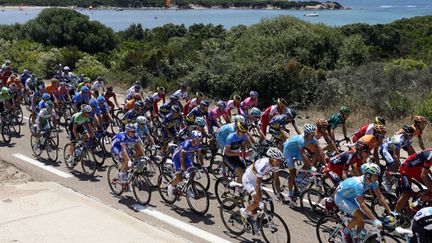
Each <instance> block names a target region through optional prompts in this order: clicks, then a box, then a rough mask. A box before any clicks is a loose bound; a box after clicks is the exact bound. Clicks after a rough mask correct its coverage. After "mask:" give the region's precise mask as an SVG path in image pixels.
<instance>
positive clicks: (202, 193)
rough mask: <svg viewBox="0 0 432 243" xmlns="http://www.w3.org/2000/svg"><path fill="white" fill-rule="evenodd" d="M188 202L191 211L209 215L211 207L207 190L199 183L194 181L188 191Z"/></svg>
mask: <svg viewBox="0 0 432 243" xmlns="http://www.w3.org/2000/svg"><path fill="white" fill-rule="evenodd" d="M186 195H187V196H186V201H187V203H188V205H189V207H190V209H191V210H192V211H193V212H194V213H196V214H199V215H204V214H206V213H207V211H208V209H209V205H210V201H209V196H208V194H207V191H206V189H205V188H204V186H203V185H201V184H200V183H199V182H196V181H192V183H190V184H189V185H188V187H187V189H186Z"/></svg>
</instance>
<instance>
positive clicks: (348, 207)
mask: <svg viewBox="0 0 432 243" xmlns="http://www.w3.org/2000/svg"><path fill="white" fill-rule="evenodd" d="M334 202H335V204H336V205H337V206H338V208H339V209H340V210H342V212H344V213H346V214H348V215H350V216H353V215H354V213H355V212H356V211H357V210H358V209H359V208H360V205H359V204H358V202H357V200H356V199H346V198H344V197H343V196H342V195H339V193H336V194H335V197H334Z"/></svg>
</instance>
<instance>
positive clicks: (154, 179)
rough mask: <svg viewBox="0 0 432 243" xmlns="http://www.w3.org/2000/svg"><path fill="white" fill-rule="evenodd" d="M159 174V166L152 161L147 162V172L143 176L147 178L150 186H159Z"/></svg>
mask: <svg viewBox="0 0 432 243" xmlns="http://www.w3.org/2000/svg"><path fill="white" fill-rule="evenodd" d="M159 174H160V171H159V166H158V165H157V164H156V163H155V162H154V161H149V162H148V163H147V171H146V172H145V175H146V177H147V178H148V180H149V182H150V185H151V186H153V187H157V186H159V184H158V183H159Z"/></svg>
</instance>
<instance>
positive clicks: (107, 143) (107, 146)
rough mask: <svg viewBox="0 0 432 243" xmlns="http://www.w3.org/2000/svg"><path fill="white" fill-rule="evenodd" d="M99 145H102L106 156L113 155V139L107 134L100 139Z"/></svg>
mask: <svg viewBox="0 0 432 243" xmlns="http://www.w3.org/2000/svg"><path fill="white" fill-rule="evenodd" d="M99 143H100V144H101V145H102V148H103V150H104V152H105V155H109V154H110V153H111V138H110V137H109V136H108V135H107V134H104V135H103V136H102V137H101V138H100V141H99Z"/></svg>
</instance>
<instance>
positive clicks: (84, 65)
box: [75, 55, 108, 80]
mask: <svg viewBox="0 0 432 243" xmlns="http://www.w3.org/2000/svg"><path fill="white" fill-rule="evenodd" d="M76 67H77V69H76V70H75V73H76V74H84V75H85V76H87V77H89V78H91V79H92V80H95V79H96V78H97V77H98V76H105V75H106V74H107V73H108V69H107V68H106V67H105V66H104V65H103V64H102V63H100V62H99V61H98V60H97V59H96V58H95V57H94V56H90V55H85V56H84V57H83V58H81V59H79V60H78V62H77V63H76Z"/></svg>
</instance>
